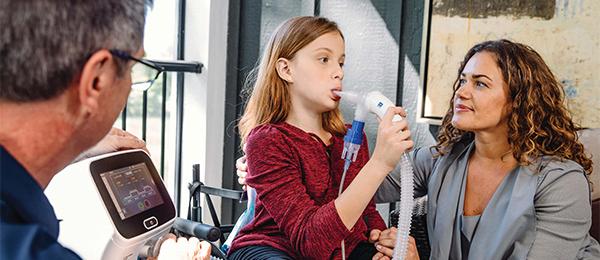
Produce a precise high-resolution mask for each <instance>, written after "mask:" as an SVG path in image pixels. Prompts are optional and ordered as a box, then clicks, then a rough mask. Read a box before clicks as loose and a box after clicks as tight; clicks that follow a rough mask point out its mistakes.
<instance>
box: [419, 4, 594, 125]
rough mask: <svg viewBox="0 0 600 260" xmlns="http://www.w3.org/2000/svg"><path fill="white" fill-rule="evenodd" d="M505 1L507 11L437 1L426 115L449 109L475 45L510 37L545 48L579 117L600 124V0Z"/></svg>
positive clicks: (585, 122)
mask: <svg viewBox="0 0 600 260" xmlns="http://www.w3.org/2000/svg"><path fill="white" fill-rule="evenodd" d="M468 2H470V1H468ZM484 2H494V3H496V2H497V1H491V0H490V1H484ZM502 2H503V5H504V7H505V8H504V9H503V10H508V11H506V12H504V11H503V12H498V11H497V10H496V11H490V9H488V8H487V7H485V6H481V5H477V6H475V5H466V4H465V3H464V2H462V1H447V0H435V1H433V6H432V8H433V16H432V19H431V32H430V45H429V46H430V49H429V57H428V60H429V64H428V67H429V68H428V75H427V95H426V100H425V115H430V116H439V117H442V116H443V115H444V113H445V111H446V110H447V108H448V105H447V104H448V100H449V99H450V97H451V96H452V83H453V81H454V79H455V78H456V75H457V70H458V67H459V63H460V61H462V58H463V56H464V55H465V53H466V52H467V50H468V49H469V48H470V47H471V46H473V45H474V44H476V43H478V42H481V41H484V40H490V39H500V38H507V39H511V40H514V41H517V42H521V43H524V44H527V45H530V46H531V47H533V48H534V49H535V50H537V51H538V52H539V53H540V55H541V56H542V57H543V58H544V60H545V61H546V63H547V64H548V65H549V66H550V68H551V69H552V71H553V72H554V73H555V75H556V76H557V77H558V79H559V80H560V81H561V82H562V83H563V85H564V87H565V93H566V95H567V103H568V107H569V109H570V111H571V112H572V114H573V117H574V120H575V121H576V122H577V123H579V124H580V125H581V126H584V127H596V128H597V127H600V113H598V111H600V101H598V99H599V98H600V73H599V72H600V70H599V68H600V27H599V26H598V21H600V20H599V19H600V18H599V16H600V1H593V0H552V1H535V3H529V4H528V5H525V6H523V9H517V8H514V7H515V6H518V4H520V3H522V2H523V1H518V0H513V1H502ZM550 4H553V5H552V7H553V8H552V9H551V11H552V15H551V16H549V15H548V12H549V11H548V10H549V9H548V8H549V6H550ZM507 6H508V7H511V6H512V7H511V8H508V7H507ZM536 8H540V11H536V10H535V9H536ZM509 11H510V12H509ZM484 12H485V14H484ZM490 13H491V14H493V15H490ZM469 15H470V16H469ZM480 17H485V19H483V18H480Z"/></svg>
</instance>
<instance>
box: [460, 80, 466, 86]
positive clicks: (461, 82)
mask: <svg viewBox="0 0 600 260" xmlns="http://www.w3.org/2000/svg"><path fill="white" fill-rule="evenodd" d="M466 83H467V80H466V79H459V80H458V85H459V86H462V85H464V84H466Z"/></svg>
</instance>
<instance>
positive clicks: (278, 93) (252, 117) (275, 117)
mask: <svg viewBox="0 0 600 260" xmlns="http://www.w3.org/2000/svg"><path fill="white" fill-rule="evenodd" d="M330 32H337V33H339V34H340V36H342V39H343V35H342V32H341V31H340V29H339V28H338V26H337V24H336V23H334V22H332V21H330V20H328V19H326V18H323V17H314V16H300V17H294V18H291V19H289V20H287V21H285V22H283V23H282V24H281V25H279V27H277V29H276V30H275V32H274V33H273V35H271V38H270V40H269V43H268V44H267V46H266V48H265V50H264V53H263V55H262V58H261V60H260V63H259V65H258V66H257V67H256V68H254V70H253V71H252V72H251V73H250V75H249V76H248V79H247V80H246V87H245V90H244V92H246V93H248V92H250V97H249V99H248V102H247V104H246V108H245V110H244V114H243V115H242V117H241V119H240V122H239V124H238V128H239V131H240V137H241V145H242V147H243V145H244V144H245V143H246V138H247V137H248V134H249V133H250V131H251V130H252V129H254V128H255V127H257V126H259V125H262V124H267V123H279V122H283V121H285V119H286V118H287V117H288V114H289V112H290V108H291V98H290V92H289V88H288V83H287V82H286V81H285V80H283V79H282V78H280V77H279V75H278V74H277V71H276V67H275V66H276V64H277V60H278V59H279V58H285V59H288V60H291V59H292V58H294V56H295V55H296V53H297V52H298V51H299V50H300V49H302V48H304V46H306V45H308V44H309V43H311V42H312V41H314V40H315V39H317V38H318V37H320V36H321V35H324V34H327V33H330ZM322 118H323V119H322V120H323V122H322V123H323V128H324V129H325V130H327V131H328V132H330V133H332V134H336V135H339V134H342V135H343V134H344V133H345V132H346V127H345V126H344V120H343V118H342V113H341V111H340V110H339V108H336V109H334V110H331V111H328V112H325V113H323V115H322Z"/></svg>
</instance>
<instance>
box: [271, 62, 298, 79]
mask: <svg viewBox="0 0 600 260" xmlns="http://www.w3.org/2000/svg"><path fill="white" fill-rule="evenodd" d="M275 67H276V69H277V75H279V77H280V78H282V79H283V80H285V81H287V82H288V83H294V79H293V77H292V72H291V70H290V61H289V60H288V59H286V58H279V59H277V64H275Z"/></svg>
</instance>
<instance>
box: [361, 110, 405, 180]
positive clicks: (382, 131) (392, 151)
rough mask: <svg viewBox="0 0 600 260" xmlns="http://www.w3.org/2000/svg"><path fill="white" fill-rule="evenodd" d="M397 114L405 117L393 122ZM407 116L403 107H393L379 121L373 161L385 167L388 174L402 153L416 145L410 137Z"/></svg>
mask: <svg viewBox="0 0 600 260" xmlns="http://www.w3.org/2000/svg"><path fill="white" fill-rule="evenodd" d="M396 114H398V115H400V116H402V118H404V119H402V120H401V121H397V122H392V118H393V117H394V115H396ZM405 117H406V111H404V109H403V108H401V107H391V108H389V109H388V110H387V112H386V113H385V115H384V116H383V118H382V119H381V122H380V123H379V129H378V130H377V143H376V145H375V151H374V152H373V156H372V157H371V161H373V162H376V163H377V164H378V165H380V167H383V169H385V173H386V174H387V173H389V172H390V171H392V170H393V169H394V168H395V167H396V164H398V162H399V161H400V157H401V156H402V154H403V153H404V152H406V151H407V150H409V149H411V148H412V147H413V145H414V143H413V141H412V140H411V139H410V130H408V122H407V121H406V118H405Z"/></svg>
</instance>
